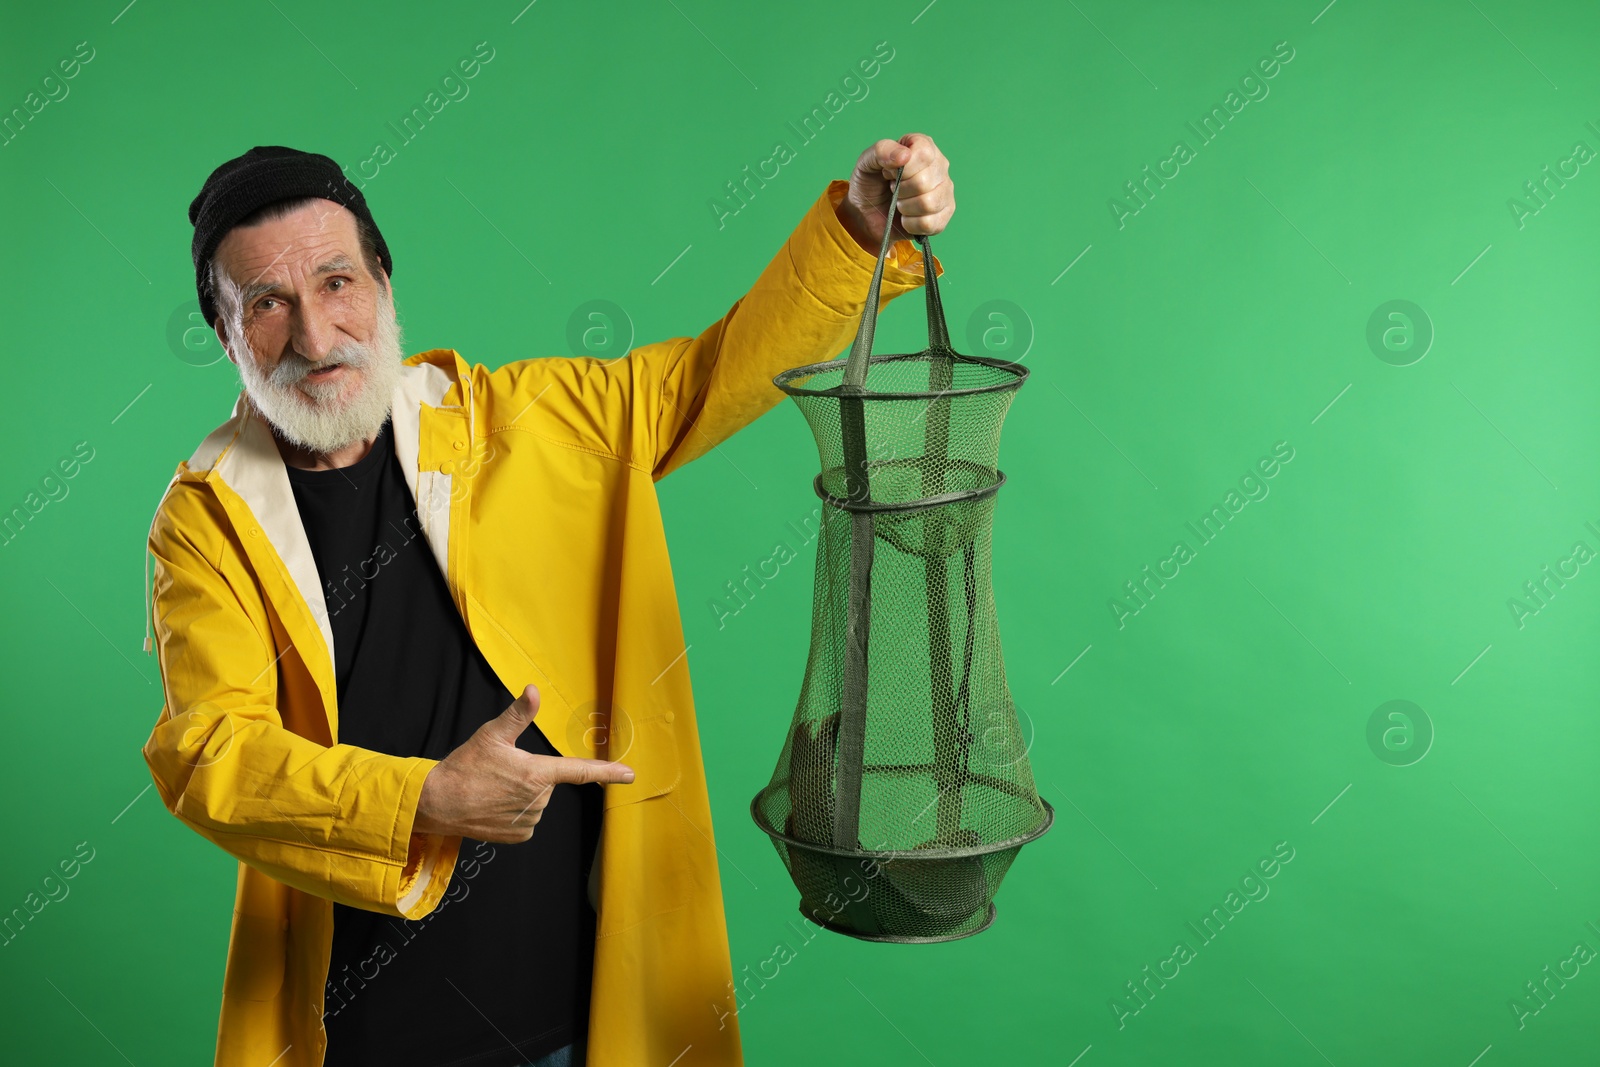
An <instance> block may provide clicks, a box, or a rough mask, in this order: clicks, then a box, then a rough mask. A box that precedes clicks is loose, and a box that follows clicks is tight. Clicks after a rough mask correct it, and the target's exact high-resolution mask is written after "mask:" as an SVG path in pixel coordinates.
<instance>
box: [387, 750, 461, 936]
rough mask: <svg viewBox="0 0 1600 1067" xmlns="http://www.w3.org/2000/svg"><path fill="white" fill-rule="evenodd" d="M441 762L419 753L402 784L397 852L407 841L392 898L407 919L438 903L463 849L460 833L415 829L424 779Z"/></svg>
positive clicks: (432, 907) (396, 832)
mask: <svg viewBox="0 0 1600 1067" xmlns="http://www.w3.org/2000/svg"><path fill="white" fill-rule="evenodd" d="M438 764H439V761H438V760H430V759H423V758H420V757H418V758H417V759H416V760H415V764H414V765H413V767H412V768H411V770H410V772H409V773H408V774H407V775H406V778H405V782H404V784H403V785H402V786H401V792H400V811H399V817H398V819H397V820H396V822H395V843H396V852H398V850H399V849H398V846H399V844H400V842H405V845H406V859H405V866H404V867H403V868H401V869H400V874H399V876H398V883H397V885H396V887H395V890H394V896H393V897H392V899H393V902H394V907H395V910H396V911H398V912H399V913H400V914H401V915H402V916H404V917H405V918H407V919H419V918H421V917H422V916H424V915H426V914H428V913H429V912H431V911H432V910H433V909H434V908H435V907H437V906H438V903H439V901H440V899H441V898H443V896H444V892H445V890H446V889H447V888H449V886H450V875H451V874H452V873H453V872H454V871H455V864H456V857H457V855H458V854H459V853H460V851H461V838H459V837H447V836H445V835H443V834H419V833H414V832H413V831H412V826H413V825H415V823H416V817H417V804H418V802H419V801H420V799H421V797H422V783H423V781H424V780H425V779H426V778H427V777H428V772H429V771H431V770H432V769H433V768H434V767H436V766H437V765H438Z"/></svg>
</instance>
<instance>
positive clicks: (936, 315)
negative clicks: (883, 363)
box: [844, 166, 950, 387]
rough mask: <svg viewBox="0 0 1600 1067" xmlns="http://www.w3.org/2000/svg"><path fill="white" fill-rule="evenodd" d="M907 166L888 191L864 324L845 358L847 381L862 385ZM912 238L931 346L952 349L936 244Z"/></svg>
mask: <svg viewBox="0 0 1600 1067" xmlns="http://www.w3.org/2000/svg"><path fill="white" fill-rule="evenodd" d="M904 175H905V167H903V166H902V167H901V168H900V169H899V170H897V171H896V172H895V176H894V183H893V185H892V186H891V188H890V192H889V209H888V211H887V212H885V214H884V225H883V243H882V245H881V246H880V247H879V249H878V261H877V263H876V264H875V265H874V266H873V269H872V284H871V285H869V286H868V287H867V303H866V307H865V308H864V309H863V310H862V312H861V325H860V326H859V327H858V328H857V329H856V338H855V341H854V342H853V343H852V344H851V345H850V355H849V356H848V357H847V358H846V360H845V366H844V384H845V385H846V386H851V387H860V386H862V385H864V384H865V383H866V380H867V360H868V358H869V357H871V355H872V337H873V334H874V332H875V331H876V330H877V326H878V306H879V293H880V291H881V290H882V288H883V268H884V264H885V263H886V262H887V261H888V258H889V246H890V245H892V244H893V243H894V241H893V240H892V236H893V234H894V212H895V205H896V204H898V203H899V200H900V182H901V179H902V178H903V177H904ZM912 240H913V241H915V242H916V244H917V246H918V247H919V248H920V249H921V250H922V276H923V290H924V293H925V295H926V296H927V302H928V347H929V349H931V350H933V351H936V352H945V353H947V352H949V351H950V329H949V326H948V325H947V324H946V322H945V317H944V304H943V302H942V301H941V300H940V299H939V279H938V276H937V275H936V273H935V272H934V269H933V244H932V242H931V241H930V240H929V238H928V235H927V234H915V235H913V237H912Z"/></svg>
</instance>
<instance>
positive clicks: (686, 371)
mask: <svg viewBox="0 0 1600 1067" xmlns="http://www.w3.org/2000/svg"><path fill="white" fill-rule="evenodd" d="M849 188H850V183H849V182H847V181H844V180H835V181H832V182H830V183H829V184H828V186H827V188H826V189H825V190H823V192H822V194H821V195H819V196H818V197H817V199H816V200H815V201H813V203H812V204H811V207H810V208H809V209H808V210H807V211H806V213H805V215H804V216H803V217H802V218H801V219H800V223H799V225H798V226H796V227H795V229H794V232H793V233H791V234H790V235H789V238H788V240H786V241H785V242H784V244H783V247H782V248H780V249H779V250H778V253H777V255H775V256H774V257H773V258H772V260H771V262H769V263H768V264H767V266H766V269H765V270H763V271H762V272H761V275H760V276H759V277H758V278H757V279H756V281H755V284H754V285H753V286H751V288H750V291H749V292H748V293H746V294H745V295H744V296H743V297H741V298H740V299H739V300H737V301H735V302H734V304H733V306H732V307H731V308H729V309H728V312H727V314H725V315H723V316H722V317H721V318H720V319H718V320H717V321H716V322H714V323H712V324H711V325H710V326H708V327H706V328H705V329H704V330H703V331H701V333H700V335H699V336H698V337H674V338H671V339H669V340H665V341H659V342H655V343H653V344H646V345H641V346H639V347H637V348H634V349H633V350H632V351H631V352H630V353H629V354H628V355H627V357H626V358H623V359H615V360H597V359H533V360H521V361H518V362H514V363H508V364H506V365H505V366H503V367H501V368H500V369H498V370H496V371H493V372H492V373H491V372H487V371H484V370H483V369H482V368H477V372H478V373H479V374H480V375H487V378H488V380H487V381H483V380H481V379H480V380H479V382H478V383H477V386H476V388H478V389H479V390H482V393H480V395H488V396H490V397H491V398H492V401H493V406H494V409H495V411H496V413H497V415H496V416H492V417H493V418H499V419H508V420H509V421H510V422H513V423H516V424H517V425H519V426H522V427H524V428H529V429H535V432H540V433H543V434H546V435H550V436H554V437H557V438H559V439H562V440H563V442H564V443H567V444H569V445H572V446H575V447H579V448H584V449H588V450H592V451H596V452H602V453H606V454H610V455H614V456H617V457H619V458H623V459H626V460H627V461H628V462H630V463H632V464H633V465H634V466H635V467H638V468H640V469H642V470H646V471H648V472H649V473H650V475H651V476H652V477H653V478H655V479H656V480H660V479H661V478H664V477H666V476H667V475H668V474H670V473H672V472H673V471H674V470H677V469H678V468H679V467H681V466H683V465H684V464H685V463H688V462H689V461H690V460H692V459H696V458H698V457H699V456H702V455H705V454H706V453H707V452H709V451H711V450H712V449H713V448H716V447H717V446H718V445H720V444H721V443H722V442H723V441H725V440H727V439H728V438H729V437H731V436H733V434H735V433H736V432H738V431H739V430H740V429H742V428H743V427H745V426H746V425H748V424H749V423H751V422H753V421H755V420H756V419H757V418H759V417H760V416H761V415H763V414H765V413H766V412H767V411H770V410H771V409H772V408H773V406H774V405H776V404H777V403H778V401H779V400H781V399H783V393H782V392H781V391H780V390H779V389H778V388H777V387H776V386H775V385H773V384H772V379H773V377H774V376H775V375H777V374H778V373H779V372H780V371H784V370H787V369H788V368H790V367H797V366H802V365H804V364H807V363H818V362H821V361H823V360H828V359H832V358H834V357H835V356H838V355H839V354H840V353H842V352H844V351H845V350H847V349H848V348H849V347H850V343H851V341H852V340H853V339H854V337H855V333H856V328H857V326H858V325H859V324H860V321H861V312H862V310H863V308H864V307H865V306H866V298H867V287H868V285H869V283H870V282H871V281H872V271H873V268H874V267H875V266H876V265H877V256H876V255H875V254H873V253H871V252H868V251H866V250H865V249H864V248H862V247H861V246H860V245H859V244H858V243H856V240H855V238H853V237H852V236H851V235H850V233H849V231H848V230H846V229H845V228H844V223H842V222H840V221H839V216H838V206H839V204H840V202H841V201H842V200H843V199H844V196H845V193H846V192H848V190H849ZM933 265H934V273H935V276H939V275H942V274H943V273H944V267H943V265H942V264H940V263H939V259H938V257H937V256H935V257H934V261H933ZM922 284H923V266H922V253H921V251H920V250H919V249H918V248H917V246H916V245H915V244H914V243H913V242H911V241H897V242H895V243H894V244H893V245H891V246H890V247H889V257H888V261H887V262H886V263H885V264H884V273H883V283H882V288H881V290H880V293H879V303H880V306H882V305H886V304H888V303H889V301H891V300H893V299H894V298H895V297H897V296H900V295H902V294H904V293H908V292H911V291H912V290H914V289H917V288H920V287H921V286H922Z"/></svg>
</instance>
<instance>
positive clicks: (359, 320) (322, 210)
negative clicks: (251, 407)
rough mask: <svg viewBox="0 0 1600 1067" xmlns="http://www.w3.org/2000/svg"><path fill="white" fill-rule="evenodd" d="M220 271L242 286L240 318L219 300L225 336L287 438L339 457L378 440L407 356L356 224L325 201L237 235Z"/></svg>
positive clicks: (220, 259) (225, 248)
mask: <svg viewBox="0 0 1600 1067" xmlns="http://www.w3.org/2000/svg"><path fill="white" fill-rule="evenodd" d="M217 265H218V267H219V269H220V270H221V271H223V272H224V274H225V275H226V277H227V278H229V279H231V280H232V281H233V282H234V283H235V284H236V285H237V287H238V289H237V291H236V293H235V295H236V296H237V298H238V301H237V306H238V310H239V312H240V315H239V318H238V319H237V320H232V321H229V320H230V316H229V314H228V312H229V310H230V308H229V303H230V302H229V301H226V300H224V301H219V306H220V307H221V309H222V311H223V315H222V317H220V318H219V319H218V327H219V331H218V332H219V334H224V335H225V336H224V337H223V340H224V343H225V344H227V346H228V357H229V358H230V359H232V360H233V362H234V363H236V364H238V365H239V370H240V376H241V377H242V378H243V379H244V383H245V387H246V390H247V391H248V392H249V394H250V396H251V398H252V399H253V400H254V401H255V402H256V404H257V406H258V407H260V408H261V409H262V411H263V413H264V414H265V415H266V416H267V418H268V419H269V421H271V422H272V424H273V425H274V426H275V427H276V428H277V429H278V430H279V432H280V434H282V435H283V436H284V437H286V438H287V439H289V440H290V441H292V442H294V443H295V444H297V445H299V446H301V447H303V448H307V449H311V450H313V451H318V452H333V451H335V450H337V449H340V448H343V447H345V446H347V445H349V444H351V443H352V442H354V441H356V440H362V439H365V438H368V437H370V436H371V435H372V434H373V433H374V432H376V430H377V429H378V427H379V426H381V424H382V421H383V418H384V417H386V416H387V413H388V406H387V405H388V397H389V390H390V388H391V387H392V385H393V383H394V381H395V374H396V373H397V370H398V368H397V365H398V362H399V360H400V358H401V353H400V350H399V344H398V333H397V327H396V324H395V320H394V305H393V300H392V297H391V294H390V292H389V290H388V287H387V285H382V286H380V285H379V283H378V281H377V280H376V279H374V278H373V276H372V275H371V274H370V273H368V271H367V267H366V264H365V263H364V262H363V260H362V258H361V244H360V237H359V235H358V233H357V230H356V219H355V216H354V215H352V214H351V213H350V212H349V211H348V210H346V209H345V208H344V207H343V206H342V205H340V204H336V203H334V202H333V201H331V200H317V201H314V202H312V203H310V204H308V205H306V206H305V207H302V208H300V209H298V210H296V211H294V212H292V213H291V214H289V215H285V216H284V217H283V218H281V219H273V220H271V221H267V222H263V223H260V224H258V225H255V226H249V227H237V228H235V229H233V230H232V231H230V232H229V233H228V235H227V236H226V237H225V238H223V241H222V243H221V245H219V246H218V248H217ZM235 330H237V332H238V333H239V334H241V335H242V342H243V343H242V344H241V343H238V342H237V341H236V340H235V338H233V337H232V336H229V335H231V334H233V333H234V332H235Z"/></svg>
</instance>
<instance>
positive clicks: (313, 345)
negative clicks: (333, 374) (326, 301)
mask: <svg viewBox="0 0 1600 1067" xmlns="http://www.w3.org/2000/svg"><path fill="white" fill-rule="evenodd" d="M337 336H338V329H337V327H336V326H335V325H334V323H333V319H332V316H330V315H328V314H327V313H326V312H323V311H319V310H318V309H317V308H315V307H308V306H306V305H304V304H302V305H301V306H300V307H298V308H296V309H295V312H294V316H293V320H292V323H291V326H290V330H289V341H290V344H292V345H293V346H294V350H295V351H296V352H298V353H300V354H301V355H302V356H304V357H305V358H306V359H309V360H311V361H312V362H313V363H321V362H323V361H325V360H326V359H327V358H328V356H329V354H330V353H331V352H332V351H333V347H334V345H335V344H336V343H337Z"/></svg>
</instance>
